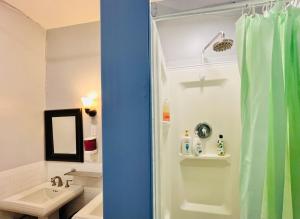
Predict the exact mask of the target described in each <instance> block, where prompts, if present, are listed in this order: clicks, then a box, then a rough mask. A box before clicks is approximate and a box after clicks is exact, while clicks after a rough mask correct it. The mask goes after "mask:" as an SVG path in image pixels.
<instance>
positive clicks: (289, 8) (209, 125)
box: [151, 0, 300, 219]
mask: <svg viewBox="0 0 300 219" xmlns="http://www.w3.org/2000/svg"><path fill="white" fill-rule="evenodd" d="M217 2H219V3H222V4H221V5H219V6H216V5H215V6H212V4H215V3H217ZM153 3H155V4H152V16H153V17H152V28H151V32H152V63H153V66H152V67H153V68H152V76H153V77H152V85H153V89H152V90H153V115H154V117H153V118H154V121H153V127H154V130H153V132H154V138H153V161H154V162H153V163H154V167H153V169H154V181H153V184H154V194H155V196H154V212H155V216H156V219H294V218H295V219H296V218H300V189H299V184H300V175H299V166H300V147H299V145H300V135H299V133H300V125H299V124H300V92H299V84H300V59H299V57H300V41H299V36H300V28H299V27H300V1H299V0H274V1H264V0H261V1H259V0H258V1H256V0H254V1H243V0H240V1H235V2H231V3H230V2H228V1H227V0H216V1H201V0H199V1H197V0H195V1H194V0H193V1H184V4H179V3H183V1H180V0H178V1H177V0H160V1H155V2H153ZM196 3H198V4H199V5H198V6H200V5H201V7H198V9H195V10H191V9H192V8H193V7H197V4H196ZM205 4H206V6H205ZM189 7H192V8H189ZM172 10H173V12H172ZM185 10H188V11H187V12H185Z"/></svg>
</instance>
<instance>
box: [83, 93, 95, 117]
mask: <svg viewBox="0 0 300 219" xmlns="http://www.w3.org/2000/svg"><path fill="white" fill-rule="evenodd" d="M81 102H82V104H83V107H84V111H85V112H86V114H88V115H89V116H90V117H94V116H96V115H97V110H96V107H97V95H96V94H91V95H88V96H85V97H82V98H81Z"/></svg>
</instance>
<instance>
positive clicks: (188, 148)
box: [181, 130, 192, 155]
mask: <svg viewBox="0 0 300 219" xmlns="http://www.w3.org/2000/svg"><path fill="white" fill-rule="evenodd" d="M181 153H182V154H183V155H191V154H192V139H191V137H190V135H189V130H185V134H184V136H183V137H182V140H181Z"/></svg>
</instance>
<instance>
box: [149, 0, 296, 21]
mask: <svg viewBox="0 0 300 219" xmlns="http://www.w3.org/2000/svg"><path fill="white" fill-rule="evenodd" d="M276 1H280V0H252V1H251V0H250V1H244V2H238V3H228V4H223V5H217V6H213V7H206V8H201V9H195V10H190V11H185V12H179V13H174V14H169V15H162V16H157V17H154V16H153V19H154V20H155V21H162V20H171V19H176V18H182V17H188V16H193V15H198V14H215V13H219V12H229V11H236V10H241V9H242V8H246V7H253V6H254V7H259V6H263V5H265V4H266V3H270V2H276ZM281 1H284V2H291V1H292V0H281Z"/></svg>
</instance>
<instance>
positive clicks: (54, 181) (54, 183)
mask: <svg viewBox="0 0 300 219" xmlns="http://www.w3.org/2000/svg"><path fill="white" fill-rule="evenodd" d="M56 179H58V184H57V186H58V187H62V186H63V182H62V179H61V177H60V176H55V177H53V178H51V183H52V186H56Z"/></svg>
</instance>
